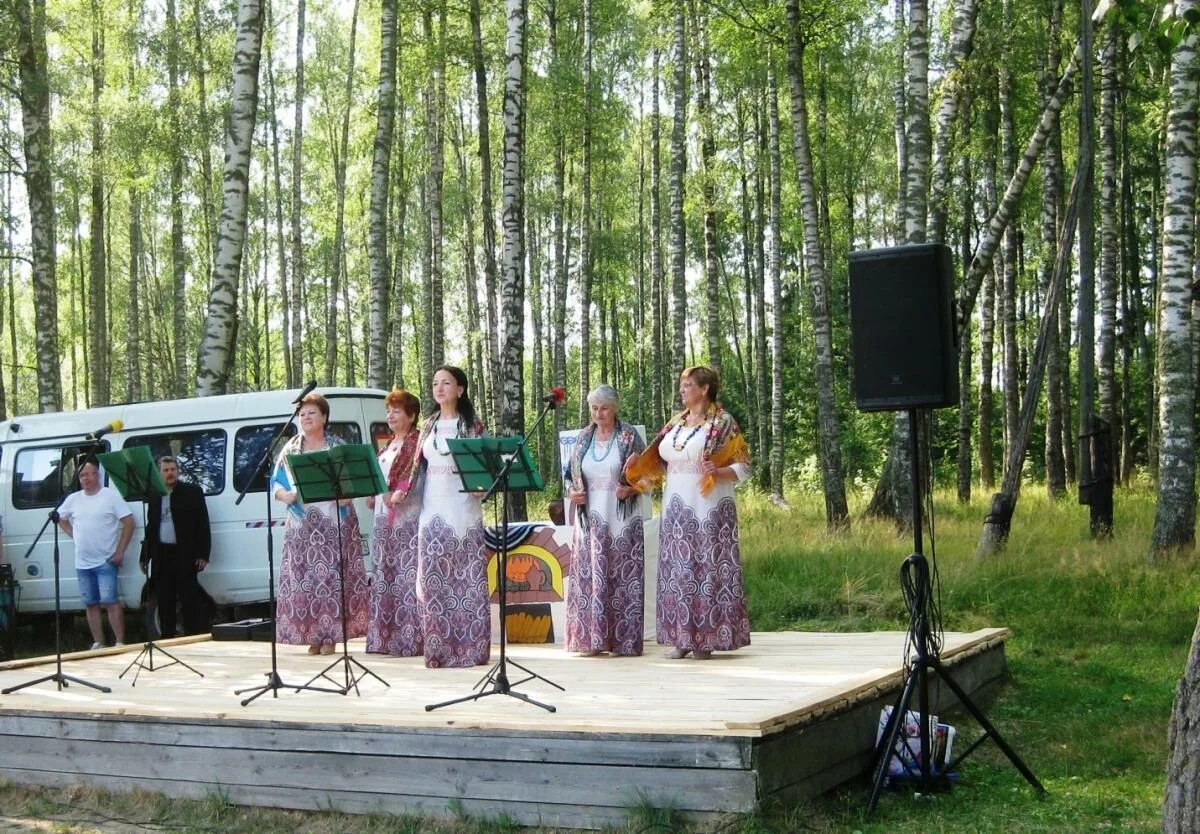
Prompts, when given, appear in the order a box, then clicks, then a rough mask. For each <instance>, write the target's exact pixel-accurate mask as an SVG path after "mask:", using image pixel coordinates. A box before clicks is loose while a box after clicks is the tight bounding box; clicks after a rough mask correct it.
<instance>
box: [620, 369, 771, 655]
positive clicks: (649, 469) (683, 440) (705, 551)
mask: <svg viewBox="0 0 1200 834" xmlns="http://www.w3.org/2000/svg"><path fill="white" fill-rule="evenodd" d="M719 387H720V377H718V375H717V373H716V371H713V370H712V369H711V368H706V367H703V366H698V367H695V368H688V369H687V370H685V371H684V372H683V374H682V375H681V376H680V377H679V399H680V400H681V401H682V404H683V411H681V412H680V413H679V414H678V415H676V416H675V417H674V418H672V419H671V420H670V421H668V422H667V424H666V425H665V426H663V427H662V430H661V431H659V433H658V436H657V437H655V438H654V441H653V442H652V443H651V444H650V446H649V448H648V449H647V450H646V452H645V453H644V454H642V455H641V456H640V457H638V458H636V459H634V460H633V461H631V463H630V465H629V467H628V468H627V470H626V477H627V478H628V480H629V482H630V483H631V484H634V485H635V486H636V487H637V488H638V490H639V491H645V490H647V489H649V488H651V487H653V486H654V485H655V484H656V483H657V482H658V481H659V480H661V478H662V474H663V472H664V471H665V473H666V485H665V486H664V488H663V500H662V506H663V509H662V525H661V527H660V529H659V539H658V542H659V543H658V546H659V553H658V600H657V601H658V606H657V607H658V622H657V636H658V642H659V643H662V644H664V645H668V646H672V647H673V648H672V650H671V652H670V654H668V655H667V656H668V657H671V658H674V659H679V658H682V657H686V656H687V655H688V654H693V655H694V656H695V657H696V659H697V660H707V659H708V658H709V657H711V656H712V653H713V652H714V651H729V650H732V649H737V648H740V647H741V646H746V645H749V643H750V619H749V617H748V616H747V615H746V598H745V592H744V589H743V587H742V558H741V552H740V549H739V547H738V520H737V506H736V504H735V502H734V497H733V488H734V486H735V485H736V484H737V483H738V482H739V481H744V480H745V479H746V478H748V477H750V453H749V450H748V449H747V448H746V441H745V439H744V438H743V436H742V431H741V429H740V428H739V427H738V424H737V421H735V420H734V419H733V416H732V415H730V414H729V412H727V411H725V409H723V408H721V406H719V405H718V404H717V390H718V388H719Z"/></svg>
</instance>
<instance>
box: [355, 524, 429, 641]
mask: <svg viewBox="0 0 1200 834" xmlns="http://www.w3.org/2000/svg"><path fill="white" fill-rule="evenodd" d="M417 519H418V515H417V514H416V513H410V514H409V515H408V516H407V517H401V518H398V519H396V520H395V522H394V523H389V521H388V514H387V513H380V514H378V515H376V516H375V528H374V535H373V536H372V539H371V556H372V560H373V561H374V564H375V578H374V580H373V581H372V582H371V616H370V622H369V623H368V625H367V651H368V652H376V653H379V654H390V655H397V656H399V657H413V656H415V655H419V654H422V653H423V652H424V651H425V641H424V639H423V638H422V632H421V608H420V604H419V603H418V602H417Z"/></svg>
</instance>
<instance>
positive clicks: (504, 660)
mask: <svg viewBox="0 0 1200 834" xmlns="http://www.w3.org/2000/svg"><path fill="white" fill-rule="evenodd" d="M556 402H557V401H555V403H556ZM555 403H551V402H548V403H547V404H546V405H545V406H543V408H542V413H541V414H539V415H538V418H537V420H536V421H534V424H533V428H532V429H530V433H533V432H534V431H536V430H537V427H538V426H539V425H541V422H542V420H544V419H545V417H546V413H547V412H548V411H550V410H551V409H552V408H554V404H555ZM447 444H448V445H449V447H450V450H451V451H452V452H453V454H454V461H455V463H456V464H457V465H458V471H459V474H460V476H461V477H462V480H463V487H464V489H465V490H466V491H467V492H476V491H478V487H479V486H481V485H482V484H486V483H488V481H489V480H490V485H489V486H487V492H486V493H485V494H484V496H483V499H482V500H484V501H486V500H487V498H488V496H490V495H492V494H494V493H495V492H496V491H497V490H500V492H501V505H502V510H501V512H502V516H501V536H500V553H499V558H498V559H497V565H496V587H497V592H498V594H499V597H500V659H499V660H498V661H496V663H495V664H493V665H492V668H491V669H489V670H488V671H487V674H486V675H484V676H483V677H482V678H481V679H480V680H479V683H477V684H475V687H474V689H475V691H474V692H472V693H471V694H470V695H463V696H462V697H460V698H452V699H450V700H449V701H442V702H441V703H437V704H428V705H426V707H425V711H426V712H432V711H433V710H435V709H441V708H442V707H448V706H450V705H451V704H461V703H463V702H464V701H477V700H479V699H480V698H486V697H487V696H489V695H507V696H509V697H510V698H516V699H518V700H520V701H524V702H525V703H527V704H533V705H534V706H535V707H541V708H542V709H544V710H546V711H547V712H556V711H557V710H556V708H555V707H554V706H553V705H551V704H544V703H542V702H541V701H537V700H535V699H533V698H530V697H529V696H528V695H526V694H525V693H523V692H517V691H516V690H515V689H514V688H513V687H515V686H520V685H521V684H523V683H527V682H529V681H531V680H534V679H537V680H540V681H543V682H544V683H548V684H550V685H551V686H553V687H554V688H555V689H557V690H559V691H560V692H561V691H566V690H564V689H563V687H561V686H559V685H558V684H557V683H555V682H554V681H552V680H550V679H549V678H544V677H542V676H541V675H539V674H537V673H536V672H534V671H532V670H530V669H527V668H525V667H524V666H522V665H521V664H520V663H517V662H516V661H515V660H509V659H508V628H507V620H508V497H509V494H510V493H511V492H512V490H513V489H519V490H530V489H534V490H537V489H541V488H542V479H541V476H540V475H538V473H537V470H536V469H535V468H534V466H533V461H532V460H531V459H530V457H529V448H528V447H527V446H526V445H525V437H524V436H516V437H479V438H472V439H470V440H449V441H447ZM514 467H515V468H514ZM513 481H516V484H515V485H514V484H513ZM509 666H514V667H516V668H517V669H520V670H521V671H522V672H524V673H525V675H526V676H525V677H523V678H521V679H520V680H518V681H515V682H513V681H510V680H509V678H508V667H509Z"/></svg>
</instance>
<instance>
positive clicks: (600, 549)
mask: <svg viewBox="0 0 1200 834" xmlns="http://www.w3.org/2000/svg"><path fill="white" fill-rule="evenodd" d="M587 402H588V409H589V410H590V412H591V415H592V422H591V424H590V425H588V426H587V427H586V428H584V429H583V430H582V431H580V432H579V435H578V436H577V437H576V438H575V447H574V449H573V450H572V452H571V485H570V487H569V488H568V490H567V497H568V498H569V499H570V500H571V502H572V503H573V504H575V506H576V511H575V534H574V546H573V548H572V553H571V581H570V584H569V586H568V590H567V651H569V652H579V653H580V654H582V655H583V656H585V657H592V656H594V655H597V654H600V653H601V652H612V653H613V654H614V655H640V654H641V653H642V633H643V625H642V623H643V610H642V609H643V605H642V599H643V588H644V587H645V568H646V557H645V542H644V540H643V538H642V518H641V516H640V515H638V507H637V504H638V494H637V492H636V491H635V490H634V488H633V487H632V486H630V485H629V483H628V482H627V481H626V480H625V477H624V468H625V464H626V462H628V461H629V460H630V459H631V458H632V457H635V456H636V455H638V454H640V453H641V452H642V451H643V450H644V449H645V448H646V444H645V442H644V441H643V440H642V438H641V436H640V435H639V434H638V433H637V431H636V430H635V429H634V427H633V426H631V425H630V424H629V423H625V422H622V421H621V420H620V419H618V417H617V411H618V407H619V405H620V402H619V399H618V395H617V392H616V390H614V389H613V388H612V386H610V385H600V386H597V387H596V388H594V389H592V391H591V393H589V394H588V397H587Z"/></svg>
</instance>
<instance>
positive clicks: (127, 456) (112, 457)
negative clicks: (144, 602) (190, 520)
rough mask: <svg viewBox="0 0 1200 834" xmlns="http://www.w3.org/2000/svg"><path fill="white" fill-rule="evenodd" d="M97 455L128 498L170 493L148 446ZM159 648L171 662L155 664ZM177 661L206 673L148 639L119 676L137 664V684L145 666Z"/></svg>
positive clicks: (154, 668)
mask: <svg viewBox="0 0 1200 834" xmlns="http://www.w3.org/2000/svg"><path fill="white" fill-rule="evenodd" d="M97 459H98V460H99V461H100V463H101V464H103V465H104V471H105V472H107V473H108V477H109V480H111V481H112V482H113V483H115V484H116V485H117V490H118V491H119V492H120V493H121V497H122V498H124V499H125V500H126V501H128V500H130V499H137V498H140V499H141V500H142V502H143V504H144V505H147V506H148V505H149V503H150V501H151V499H152V498H153V499H155V500H161V498H162V497H163V496H165V495H167V494H168V491H167V485H166V483H165V482H164V481H163V479H162V476H161V475H160V474H159V472H158V470H157V469H156V468H155V466H154V459H153V458H152V457H151V456H150V450H149V449H148V448H146V447H145V446H129V447H126V448H124V449H121V450H120V451H119V452H108V453H107V454H103V455H98V456H97ZM145 535H146V536H149V535H150V533H149V531H146V532H145ZM151 564H153V562H151ZM151 570H153V568H151ZM152 578H153V577H152V575H151V574H147V577H146V581H147V582H149V581H150V580H151V579H152ZM160 636H161V635H160ZM156 650H157V651H158V653H159V654H164V655H166V656H167V657H169V658H170V659H171V662H170V663H162V664H159V665H158V666H155V665H154V652H155V651H156ZM143 658H146V660H143ZM175 665H179V666H182V667H183V668H185V669H187V670H189V671H191V672H194V673H195V674H197V675H200V677H204V675H203V674H202V673H200V672H198V671H196V670H195V669H193V668H192V667H191V666H189V665H188V664H186V663H184V662H183V661H182V660H180V659H179V658H177V657H176V656H175V655H173V654H171V653H170V652H169V651H167V650H166V649H164V648H162V647H161V646H157V645H155V643H154V641H153V640H147V641H146V643H145V645H143V646H142V650H141V651H140V652H138V653H137V656H136V657H135V658H134V659H133V661H132V662H131V663H130V664H129V665H128V666H126V667H125V671H124V672H122V673H121V674H120V675H118V676H117V677H118V678H124V677H125V676H126V675H128V674H129V670H131V669H133V668H134V667H135V666H136V667H137V671H136V672H134V674H133V681H132V682H131V684H130V685H131V686H137V679H138V675H140V674H141V673H142V670H143V669H145V670H146V671H148V672H155V671H157V670H159V669H166V668H167V667H168V666H175Z"/></svg>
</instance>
